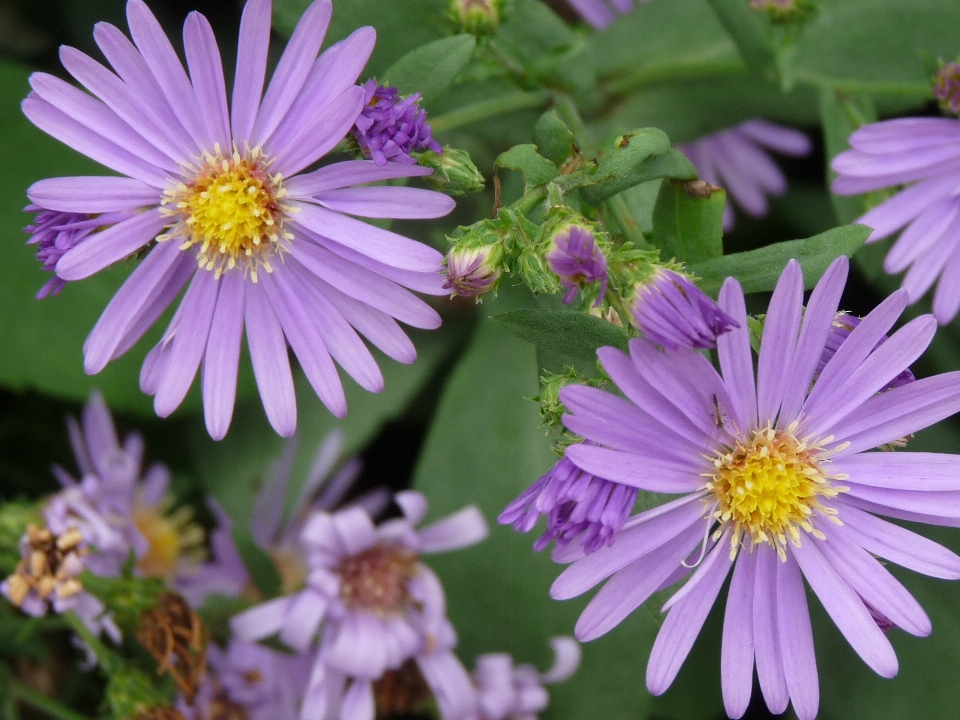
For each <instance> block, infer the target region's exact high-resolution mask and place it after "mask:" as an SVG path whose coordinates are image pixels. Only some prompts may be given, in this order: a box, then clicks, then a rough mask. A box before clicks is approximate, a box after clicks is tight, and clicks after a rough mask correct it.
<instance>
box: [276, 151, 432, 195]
mask: <svg viewBox="0 0 960 720" xmlns="http://www.w3.org/2000/svg"><path fill="white" fill-rule="evenodd" d="M432 172H433V171H432V170H431V169H430V168H425V167H422V166H420V165H400V164H397V163H389V164H387V165H384V166H383V167H380V166H378V165H377V164H376V163H375V162H373V161H372V160H346V161H343V162H338V163H332V164H330V165H325V166H323V167H322V168H320V169H319V170H314V171H313V172H311V173H307V174H306V175H296V176H295V177H292V178H290V179H289V180H287V182H286V188H287V191H288V192H289V193H290V195H291V197H298V198H308V197H312V196H314V195H317V194H319V193H322V192H325V191H327V190H336V189H339V188H349V187H351V186H353V185H359V184H361V183H368V182H377V181H379V180H393V179H396V178H405V177H418V176H423V175H430V174H431V173H432Z"/></svg>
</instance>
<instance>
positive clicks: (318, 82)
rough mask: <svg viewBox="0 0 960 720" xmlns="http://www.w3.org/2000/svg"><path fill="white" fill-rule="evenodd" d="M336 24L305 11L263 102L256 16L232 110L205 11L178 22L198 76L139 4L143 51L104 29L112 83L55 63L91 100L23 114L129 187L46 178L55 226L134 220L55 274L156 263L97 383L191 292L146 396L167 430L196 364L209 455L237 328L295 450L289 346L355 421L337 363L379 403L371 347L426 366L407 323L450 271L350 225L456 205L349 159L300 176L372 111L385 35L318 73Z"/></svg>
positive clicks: (261, 12) (58, 92)
mask: <svg viewBox="0 0 960 720" xmlns="http://www.w3.org/2000/svg"><path fill="white" fill-rule="evenodd" d="M331 11H332V10H331V4H330V1H329V0H317V1H316V2H314V3H313V4H311V5H310V6H309V7H308V8H307V10H306V11H305V12H304V15H303V17H302V18H301V20H300V22H299V24H298V25H297V28H296V30H295V31H294V33H293V35H292V37H291V38H290V42H289V43H288V44H287V47H286V49H285V50H284V53H283V55H282V57H281V58H280V61H279V63H278V65H277V69H276V72H275V73H274V76H273V79H272V80H271V82H270V83H269V85H268V87H267V89H266V92H265V93H263V85H264V75H265V72H266V64H267V49H268V47H267V46H268V44H269V38H270V13H271V3H270V2H269V0H250V1H249V2H248V3H247V5H246V7H245V8H244V11H243V18H242V21H241V27H240V46H239V49H238V60H237V70H236V82H235V84H234V91H233V96H232V98H231V105H230V108H229V110H228V103H227V94H226V86H225V83H224V76H223V70H222V68H221V63H220V55H219V51H218V50H217V45H216V40H215V39H214V36H213V31H212V29H211V27H210V24H209V22H208V21H207V20H206V18H204V16H203V15H200V14H199V13H192V14H191V15H190V16H189V17H188V18H187V21H186V23H185V25H184V47H185V50H186V57H187V65H188V67H189V72H190V74H189V77H188V75H187V73H186V72H185V71H184V68H183V66H182V65H181V64H180V61H179V59H178V58H177V55H176V52H175V51H174V49H173V46H172V45H171V44H170V41H169V40H168V39H167V37H166V36H165V35H164V34H163V31H162V30H161V28H160V24H159V23H158V22H157V20H156V18H154V16H153V15H152V14H151V12H150V10H149V9H148V8H147V6H146V5H145V4H144V3H143V1H142V0H129V2H128V4H127V19H128V22H129V25H130V32H131V35H132V37H133V42H132V43H131V42H130V40H128V39H127V37H126V36H124V35H123V33H122V32H121V31H120V30H119V29H117V28H116V27H114V26H112V25H109V24H106V23H100V24H98V25H97V27H96V29H95V30H94V37H95V39H96V41H97V44H98V45H99V47H100V49H101V50H102V51H103V53H104V55H105V56H106V57H107V59H108V60H109V61H110V63H111V65H112V66H113V68H114V70H115V71H116V72H115V73H114V72H111V71H110V70H108V69H107V68H106V67H104V66H103V65H101V64H100V63H98V62H96V61H95V60H93V59H92V58H90V57H88V56H87V55H85V54H83V53H82V52H80V51H78V50H75V49H74V48H70V47H64V48H62V49H61V53H60V56H61V59H62V61H63V64H64V67H65V68H66V69H67V71H68V72H69V73H70V74H71V75H73V76H74V78H76V79H77V81H78V82H80V84H81V85H83V86H84V87H85V88H87V89H88V90H89V91H90V93H91V94H92V96H91V95H88V94H86V93H84V92H82V91H80V90H78V89H77V88H75V87H73V86H72V85H70V84H69V83H66V82H64V81H63V80H60V79H59V78H56V77H54V76H52V75H48V74H46V73H35V74H34V75H33V76H32V77H31V85H32V87H33V92H32V93H31V94H30V96H29V97H28V98H27V99H26V100H25V101H24V103H23V111H24V113H25V114H26V115H27V117H28V118H29V119H30V120H31V121H32V122H33V123H34V124H36V125H37V127H39V128H40V129H42V130H44V131H45V132H47V133H49V134H50V135H52V136H54V137H56V138H57V139H59V140H61V141H62V142H64V143H66V144H67V145H69V146H70V147H72V148H74V149H75V150H77V151H79V152H81V153H83V154H85V155H87V156H89V157H91V158H93V159H94V160H97V161H98V162H101V163H103V164H104V165H105V166H106V167H108V168H110V169H111V170H114V171H116V172H117V173H120V175H122V176H123V177H115V176H111V177H67V178H53V179H49V180H42V181H40V182H38V183H36V184H34V185H33V186H32V187H31V188H30V190H29V191H28V195H29V197H30V199H31V201H32V202H33V203H34V204H35V205H37V206H39V207H40V208H42V209H44V210H52V211H58V212H68V213H81V214H89V215H97V214H101V213H117V212H132V213H133V215H132V217H130V218H128V219H126V220H123V221H121V222H118V223H116V224H115V225H113V226H112V227H110V228H108V229H100V230H98V231H97V232H95V233H92V234H90V235H88V236H87V237H86V238H85V239H84V240H83V241H82V242H80V243H78V244H77V245H76V246H75V247H73V248H72V249H70V250H68V251H67V252H65V253H64V254H63V256H62V257H61V258H60V259H59V261H58V262H57V264H56V272H57V276H58V277H60V278H61V279H62V280H80V279H82V278H86V277H89V276H91V275H94V274H95V273H97V272H99V271H100V270H102V269H103V268H105V267H107V266H108V265H111V264H113V263H115V262H117V261H119V260H122V259H124V258H127V257H129V256H130V255H131V254H133V253H144V252H145V253H146V256H145V258H144V259H143V261H142V262H141V263H140V265H139V266H138V267H137V268H136V270H134V272H133V273H132V274H131V275H130V277H129V279H128V280H127V281H126V282H125V283H124V285H123V287H122V288H121V289H120V291H119V292H118V293H117V294H116V296H115V297H114V298H113V300H112V301H111V302H110V304H109V305H108V306H107V309H106V310H105V312H104V313H103V315H102V316H101V318H100V320H99V321H98V322H97V324H96V326H95V327H94V329H93V331H92V332H91V333H90V336H89V337H88V338H87V342H86V344H85V345H84V357H85V368H86V371H87V372H88V373H96V372H99V371H100V370H102V369H103V368H104V366H105V365H106V364H107V363H108V362H110V360H112V359H114V358H116V357H119V356H120V355H122V354H123V353H125V352H126V351H127V350H129V349H130V347H131V346H133V345H134V344H135V343H136V342H137V341H138V340H139V339H140V337H142V335H143V334H144V332H146V330H147V329H148V328H149V327H150V326H151V325H153V323H154V322H156V320H157V319H158V318H159V317H160V315H161V314H162V313H163V312H164V310H165V309H166V308H167V306H169V305H170V304H171V303H172V302H173V301H174V299H175V298H176V297H177V296H178V294H179V293H180V291H181V290H182V289H183V288H184V287H187V290H186V293H185V294H184V296H183V299H182V301H181V303H180V306H179V308H178V309H177V312H176V313H175V315H174V317H173V319H172V320H171V322H170V325H169V327H168V328H167V331H166V333H165V334H164V336H163V338H162V340H161V341H160V343H159V344H158V345H157V346H156V347H155V348H153V350H151V352H150V353H149V355H148V356H147V360H146V362H145V363H144V365H143V370H142V372H141V376H140V385H141V388H142V389H143V390H144V392H146V393H148V394H150V395H154V396H155V402H154V407H155V408H156V411H157V413H158V414H159V415H160V416H163V417H165V416H167V415H169V414H170V413H172V412H173V411H174V410H175V409H176V408H177V407H178V406H179V405H180V403H181V401H182V400H183V398H184V396H185V395H186V393H187V391H188V390H189V388H190V385H191V384H192V383H193V379H194V377H195V376H196V373H197V370H198V369H199V368H200V367H201V364H202V366H203V372H202V379H201V385H202V390H203V400H204V410H205V416H206V421H207V429H208V430H209V432H210V434H211V435H212V436H213V437H214V438H221V437H223V436H224V435H225V434H226V432H227V429H228V427H229V424H230V419H231V416H232V413H233V406H234V399H235V394H236V378H237V366H238V360H239V355H240V346H241V339H242V335H243V331H244V328H245V329H246V335H247V344H248V345H249V347H250V353H251V358H252V360H253V369H254V374H255V375H256V379H257V384H258V386H259V388H260V395H261V397H262V399H263V403H264V408H265V409H266V412H267V416H268V418H269V420H270V423H271V424H272V425H273V427H274V428H275V429H276V431H277V432H279V433H280V434H281V435H290V434H291V433H292V432H293V431H294V429H295V427H296V401H295V397H294V392H293V378H292V375H291V372H290V362H289V359H288V355H287V344H288V343H289V345H290V347H291V348H292V349H293V351H294V353H295V354H296V356H297V358H298V359H299V360H300V364H301V366H302V367H303V370H304V372H305V374H306V376H307V378H308V379H309V381H310V383H311V384H312V386H313V387H314V389H315V390H316V392H317V394H318V395H319V396H320V398H321V400H323V402H324V403H325V404H326V405H327V407H329V408H330V410H331V412H333V413H334V414H335V415H337V416H343V415H344V414H346V412H347V405H346V399H345V396H344V392H343V387H342V385H341V383H340V378H339V375H338V373H337V370H336V368H335V366H334V362H333V361H334V360H336V361H337V362H338V363H339V364H340V365H341V366H342V367H343V368H344V369H345V370H346V371H347V373H348V374H349V375H350V376H351V377H353V378H354V379H355V380H356V381H357V382H358V383H359V384H360V385H361V386H362V387H364V388H366V389H368V390H370V391H373V392H378V391H380V390H381V389H382V388H383V376H382V375H381V373H380V370H379V368H378V367H377V364H376V362H375V360H374V358H373V356H372V355H371V353H370V351H369V350H368V348H367V346H366V345H365V344H364V342H363V341H362V340H361V338H360V335H358V332H359V333H360V334H362V335H364V336H365V337H366V338H367V339H368V340H369V341H370V342H371V343H372V344H374V345H376V346H377V347H379V348H380V349H381V350H383V351H384V353H385V354H387V355H388V356H390V357H392V358H394V359H395V360H398V361H400V362H406V363H409V362H413V361H414V359H415V357H416V352H415V350H414V347H413V345H412V343H411V342H410V340H409V339H408V338H407V337H406V335H405V334H404V333H403V331H402V330H401V329H400V327H399V326H398V325H397V323H396V320H400V321H402V322H405V323H407V324H410V325H413V326H415V327H422V328H435V327H437V326H438V325H439V324H440V318H439V316H438V315H437V313H436V312H435V311H434V310H433V309H431V308H430V307H429V306H428V305H426V304H425V303H424V302H423V301H421V300H420V299H418V298H416V297H415V296H414V295H412V294H411V293H410V292H408V290H407V289H406V288H412V289H415V290H417V291H420V292H426V293H432V294H438V295H440V294H443V292H444V291H443V289H442V288H441V282H442V279H441V276H440V274H439V269H440V260H441V259H442V258H441V255H440V254H439V253H438V252H436V251H435V250H433V249H431V248H429V247H427V246H426V245H422V244H421V243H418V242H415V241H413V240H410V239H408V238H405V237H402V236H400V235H397V234H395V233H392V232H388V231H386V230H382V229H380V228H377V227H375V226H373V225H369V224H367V223H364V222H361V221H359V220H356V219H354V218H352V217H350V216H351V215H359V216H363V217H373V218H433V217H439V216H441V215H445V214H446V213H448V212H450V210H451V209H452V208H453V205H454V203H453V201H452V200H451V199H450V198H448V197H447V196H446V195H443V194H441V193H436V192H432V191H428V190H421V189H416V188H407V187H377V186H366V185H363V186H361V185H362V184H364V183H369V182H371V181H377V180H385V179H389V178H397V177H410V176H415V175H425V174H429V172H430V171H429V170H427V169H424V168H420V167H417V166H404V165H393V164H391V165H387V166H386V167H383V168H379V167H377V166H376V164H374V163H373V162H370V161H350V162H341V163H335V164H332V165H327V166H326V167H322V168H320V169H319V170H315V171H313V172H310V173H303V170H304V169H305V168H307V167H309V166H311V165H312V164H314V163H316V162H317V161H318V160H319V159H320V158H322V157H323V156H324V154H326V153H327V152H328V151H330V150H331V149H332V148H333V147H334V146H336V145H337V143H338V142H339V141H340V140H341V139H343V138H344V136H346V134H347V133H348V132H349V131H350V128H351V127H353V124H354V121H355V120H356V119H357V117H358V116H359V114H360V111H361V109H362V107H363V96H364V91H363V89H362V88H360V87H357V86H356V85H355V84H354V83H355V81H356V79H357V75H358V74H359V73H360V71H361V69H362V68H363V65H364V63H365V62H366V60H367V58H368V57H369V55H370V52H371V51H372V49H373V44H374V37H375V33H374V31H373V29H372V28H361V29H359V30H357V31H356V32H355V33H353V34H352V35H351V36H350V37H348V38H347V39H346V40H344V41H342V42H340V43H338V44H337V45H335V46H334V47H332V48H330V49H329V50H327V51H326V52H324V53H323V54H322V55H320V56H319V57H317V53H318V51H319V49H320V45H321V43H322V41H323V37H324V34H325V32H326V28H327V25H328V24H329V21H330V15H331ZM354 186H356V187H354Z"/></svg>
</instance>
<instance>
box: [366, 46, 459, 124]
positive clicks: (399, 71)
mask: <svg viewBox="0 0 960 720" xmlns="http://www.w3.org/2000/svg"><path fill="white" fill-rule="evenodd" d="M476 45H477V41H476V39H475V38H474V37H473V35H465V34H464V35H454V36H453V37H448V38H442V39H441V40H434V41H433V42H431V43H427V44H426V45H423V46H422V47H418V48H417V49H416V50H413V51H411V52H409V53H407V54H406V55H404V56H403V57H402V58H400V59H399V60H397V62H395V63H394V64H393V65H391V66H390V68H389V69H388V70H387V71H386V72H385V73H383V78H382V82H383V83H385V84H388V85H394V86H396V88H397V89H398V90H399V91H400V94H401V95H411V94H413V93H415V92H419V93H420V95H421V96H422V99H421V104H422V105H423V106H424V107H427V108H429V107H431V105H432V104H433V101H434V100H435V99H436V98H438V97H440V96H441V95H443V93H444V92H446V91H447V89H449V88H450V87H451V86H452V85H453V83H454V81H455V80H456V79H457V75H459V74H460V72H461V71H462V70H463V69H464V68H465V67H466V66H467V64H468V63H469V62H470V59H471V58H472V57H473V51H474V49H475V48H476Z"/></svg>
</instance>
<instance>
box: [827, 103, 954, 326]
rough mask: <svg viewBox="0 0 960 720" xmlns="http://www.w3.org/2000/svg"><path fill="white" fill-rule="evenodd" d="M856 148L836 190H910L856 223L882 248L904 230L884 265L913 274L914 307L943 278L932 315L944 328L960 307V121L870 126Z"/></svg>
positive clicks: (842, 157) (838, 164)
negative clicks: (869, 230)
mask: <svg viewBox="0 0 960 720" xmlns="http://www.w3.org/2000/svg"><path fill="white" fill-rule="evenodd" d="M850 147H851V148H852V149H851V150H847V151H846V152H842V153H840V154H839V155H837V157H835V158H834V159H833V163H832V167H833V169H834V170H835V171H836V172H837V173H838V177H837V178H836V180H834V181H833V185H832V186H831V189H832V190H833V192H835V193H837V194H838V195H859V194H861V193H865V192H871V191H873V190H880V189H882V188H886V187H897V186H900V185H908V186H909V187H907V188H906V189H904V190H901V191H899V192H898V193H896V194H895V195H894V196H893V197H891V198H889V199H888V200H885V201H884V202H882V203H880V204H879V205H877V206H876V207H875V208H873V209H872V210H870V211H869V212H867V213H865V214H864V215H862V216H861V217H860V218H858V219H857V222H858V223H862V224H863V225H868V226H869V227H872V228H873V233H872V234H871V235H870V237H869V238H867V242H868V243H870V242H876V241H877V240H881V239H883V238H885V237H887V236H889V235H892V234H893V233H895V232H897V231H898V230H900V229H901V228H906V229H904V230H903V232H902V233H901V234H900V238H899V239H898V240H897V241H896V242H895V243H894V244H893V247H891V248H890V252H888V253H887V257H886V259H885V260H884V264H883V267H884V269H885V270H886V271H887V272H888V273H891V274H893V273H900V272H903V271H904V270H906V271H907V274H906V276H905V277H904V278H903V289H904V290H906V291H907V294H908V295H909V297H910V302H916V301H917V300H919V299H920V298H921V297H922V296H923V295H924V293H926V292H927V290H929V289H930V288H931V287H932V286H933V284H934V283H935V282H937V278H939V279H940V282H939V284H938V285H937V289H936V291H935V293H934V296H933V314H934V316H935V317H936V318H937V321H938V322H939V323H940V324H941V325H945V324H946V323H948V322H950V321H951V320H952V319H953V318H954V317H955V316H956V314H957V310H958V309H960V120H956V119H950V118H902V119H899V120H886V121H884V122H878V123H872V124H870V125H865V126H864V127H862V128H860V129H859V130H857V131H856V132H854V133H853V134H852V135H851V136H850Z"/></svg>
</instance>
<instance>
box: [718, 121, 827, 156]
mask: <svg viewBox="0 0 960 720" xmlns="http://www.w3.org/2000/svg"><path fill="white" fill-rule="evenodd" d="M737 129H738V130H739V131H740V132H741V133H743V134H744V135H746V136H747V137H749V138H750V139H752V140H754V141H755V142H757V143H759V144H760V145H763V146H764V147H766V148H769V149H770V150H775V151H776V152H779V153H782V154H784V155H793V156H795V157H801V156H803V155H808V154H809V153H810V151H811V150H812V149H813V143H812V142H810V138H808V137H807V136H806V134H804V133H802V132H800V131H799V130H794V129H793V128H788V127H784V126H783V125H777V124H775V123H772V122H769V121H767V120H760V119H757V120H747V121H746V122H742V123H740V124H739V125H737Z"/></svg>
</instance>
